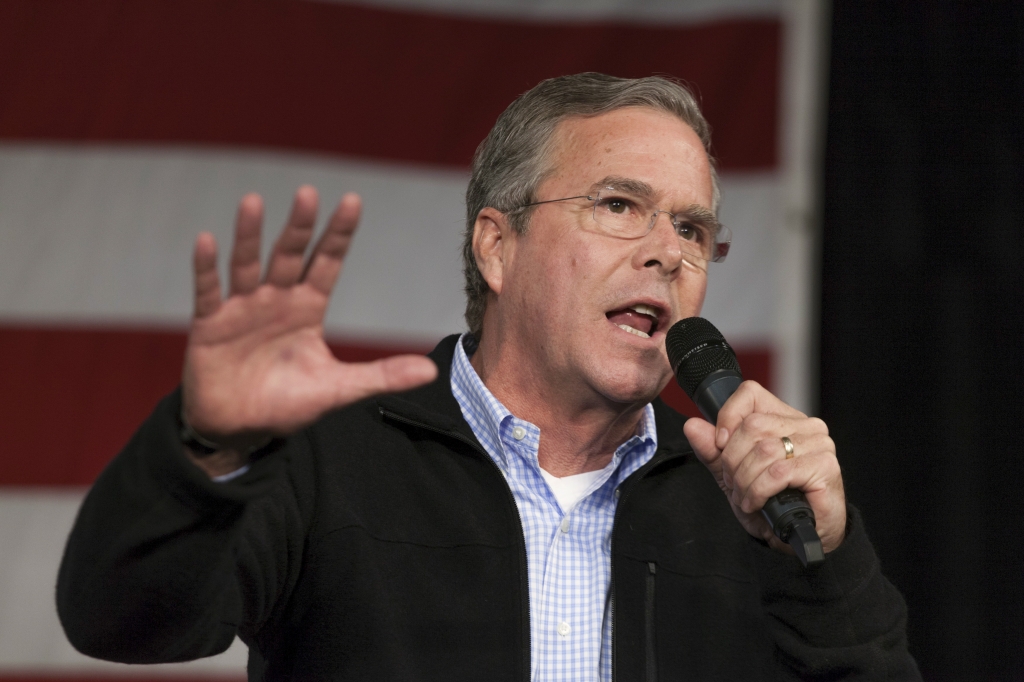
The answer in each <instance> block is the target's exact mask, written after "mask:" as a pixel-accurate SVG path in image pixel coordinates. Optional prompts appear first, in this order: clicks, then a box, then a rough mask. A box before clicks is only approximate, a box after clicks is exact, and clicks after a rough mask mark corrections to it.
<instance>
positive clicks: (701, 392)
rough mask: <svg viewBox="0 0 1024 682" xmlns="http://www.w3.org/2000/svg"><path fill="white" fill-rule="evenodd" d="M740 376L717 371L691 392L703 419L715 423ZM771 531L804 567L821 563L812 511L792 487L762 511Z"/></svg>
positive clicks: (767, 503)
mask: <svg viewBox="0 0 1024 682" xmlns="http://www.w3.org/2000/svg"><path fill="white" fill-rule="evenodd" d="M742 382H743V376H742V375H741V374H740V373H739V372H737V371H736V370H732V369H720V370H717V371H714V372H712V373H711V374H709V375H707V376H706V377H705V378H704V380H703V381H702V382H700V384H699V385H698V386H697V388H696V390H695V391H694V392H693V399H694V402H695V403H696V404H697V408H698V409H699V410H700V412H701V414H703V415H704V418H705V419H707V420H708V421H709V422H711V423H712V424H717V423H718V411H719V410H721V409H722V406H723V405H725V401H726V400H728V399H729V397H730V396H731V395H732V394H733V393H735V392H736V389H737V388H739V386H740V384H741V383H742ZM761 513H762V514H764V518H765V519H767V520H768V525H770V526H771V527H772V532H774V533H775V536H776V537H778V538H779V539H780V540H782V541H783V542H786V543H789V546H790V547H792V548H793V551H794V552H796V555H797V557H799V558H800V561H801V563H803V565H804V566H813V565H816V564H820V563H821V562H823V561H824V560H825V553H824V551H823V550H822V547H821V538H819V537H818V531H817V530H816V529H815V528H814V511H813V510H812V509H811V505H809V504H807V498H806V497H805V496H804V494H803V493H802V492H800V491H799V490H797V489H795V488H786V489H785V490H783V491H782V492H781V493H779V494H778V495H773V496H772V497H770V498H769V499H768V502H766V503H765V505H764V509H762V510H761Z"/></svg>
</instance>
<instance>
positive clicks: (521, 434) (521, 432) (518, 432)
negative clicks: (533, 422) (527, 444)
mask: <svg viewBox="0 0 1024 682" xmlns="http://www.w3.org/2000/svg"><path fill="white" fill-rule="evenodd" d="M512 437H513V438H515V439H516V440H522V439H524V438H526V429H524V428H523V427H522V426H517V427H515V428H514V429H512Z"/></svg>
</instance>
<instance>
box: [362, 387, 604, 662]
mask: <svg viewBox="0 0 1024 682" xmlns="http://www.w3.org/2000/svg"><path fill="white" fill-rule="evenodd" d="M377 409H378V410H380V414H381V416H382V417H385V418H386V419H392V420H394V421H396V422H400V423H402V424H408V425H409V426H414V427H416V428H419V429H424V430H426V431H430V432H431V433H436V434H439V435H441V436H445V437H447V438H453V439H455V440H457V441H459V442H460V443H463V444H465V445H468V446H469V447H470V448H472V449H473V450H474V451H476V452H477V453H479V454H480V455H481V456H482V457H483V458H484V459H485V460H487V462H488V463H489V464H490V465H491V466H492V467H493V468H494V470H495V471H496V472H497V474H498V475H499V476H500V477H501V481H502V483H503V484H504V485H503V486H502V487H503V488H504V489H505V494H506V498H507V500H508V502H509V504H510V505H511V507H512V511H513V512H515V515H516V521H518V522H519V525H518V526H517V528H518V529H519V535H518V537H519V565H520V567H521V569H522V570H521V571H520V573H519V575H520V576H521V578H520V581H519V583H520V585H519V588H520V593H521V594H522V595H524V596H525V597H526V599H525V603H526V610H525V613H524V616H525V618H524V619H523V621H524V622H525V623H526V628H525V629H526V647H525V649H524V651H525V653H524V659H525V667H524V668H523V672H524V675H525V676H526V680H527V682H529V680H530V678H531V673H532V669H531V665H532V664H531V655H532V650H533V637H532V635H531V634H530V584H529V579H530V577H529V568H528V566H527V559H526V537H525V536H524V535H523V517H522V515H521V514H520V513H519V506H518V505H517V504H516V498H515V496H514V495H512V490H511V489H510V488H509V487H508V483H507V482H506V481H505V474H503V473H502V472H501V468H500V467H499V466H498V465H497V463H495V461H494V460H493V459H491V456H490V455H488V454H487V451H486V450H484V449H483V448H482V447H480V446H479V445H478V444H477V443H475V442H473V441H472V440H470V439H469V438H466V437H465V436H463V435H462V434H461V433H458V432H457V431H448V430H446V429H440V428H438V427H436V426H431V425H430V424H424V423H423V422H418V421H416V420H414V419H409V418H408V417H403V416H401V415H397V414H395V413H394V412H390V411H388V410H385V409H384V408H383V407H378V408H377ZM612 632H613V635H614V630H613V631H612Z"/></svg>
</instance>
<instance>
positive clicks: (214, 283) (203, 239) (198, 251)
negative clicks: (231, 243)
mask: <svg viewBox="0 0 1024 682" xmlns="http://www.w3.org/2000/svg"><path fill="white" fill-rule="evenodd" d="M192 273H193V277H194V280H195V301H194V304H193V305H194V315H195V317H196V318H203V317H206V316H208V315H212V314H213V313H215V312H217V309H218V308H220V300H221V299H220V276H219V275H218V274H217V240H216V239H215V238H214V236H213V235H212V234H210V233H209V232H202V233H200V235H199V236H198V237H196V244H195V248H194V249H193V251H192Z"/></svg>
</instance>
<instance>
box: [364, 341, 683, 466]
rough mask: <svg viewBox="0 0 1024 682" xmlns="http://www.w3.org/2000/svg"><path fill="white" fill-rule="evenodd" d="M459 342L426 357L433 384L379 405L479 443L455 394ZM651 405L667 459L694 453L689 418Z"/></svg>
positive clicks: (388, 397)
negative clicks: (433, 371)
mask: <svg viewBox="0 0 1024 682" xmlns="http://www.w3.org/2000/svg"><path fill="white" fill-rule="evenodd" d="M458 342H459V335H458V334H452V335H451V336H446V337H445V338H443V339H441V342H440V343H438V344H437V347H436V348H434V350H432V351H431V352H430V353H429V354H428V355H427V357H429V358H430V359H431V360H433V361H434V364H436V365H437V378H436V379H434V381H432V382H430V383H429V384H426V385H425V386H420V387H418V388H414V389H412V390H411V391H405V392H404V393H397V394H392V395H386V396H381V397H379V398H378V399H377V406H378V407H379V408H380V409H381V410H382V411H386V412H391V413H393V414H397V415H399V416H401V417H404V418H406V419H409V420H411V421H415V422H419V423H421V424H425V425H427V426H430V427H432V428H435V429H439V430H441V431H446V432H449V433H452V434H453V435H455V434H457V435H459V436H461V437H463V438H469V439H471V440H472V442H474V443H477V444H479V443H478V441H477V439H476V436H475V435H473V430H472V429H471V428H470V427H469V424H468V423H466V420H465V419H464V418H463V416H462V409H461V408H460V407H459V403H458V401H456V400H455V396H453V395H452V389H451V369H452V358H453V357H454V356H455V344H457V343H458ZM652 404H653V406H654V422H655V424H656V426H657V429H658V451H659V452H664V453H665V455H667V456H671V455H676V454H680V455H682V454H688V453H692V452H693V449H692V448H691V447H690V443H689V442H688V441H687V440H686V436H684V435H683V424H684V423H685V422H686V417H684V416H683V415H681V414H679V413H678V412H676V411H675V410H673V409H672V408H671V407H669V406H668V405H666V404H665V403H664V402H662V400H661V398H655V399H654V402H653V403H652Z"/></svg>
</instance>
